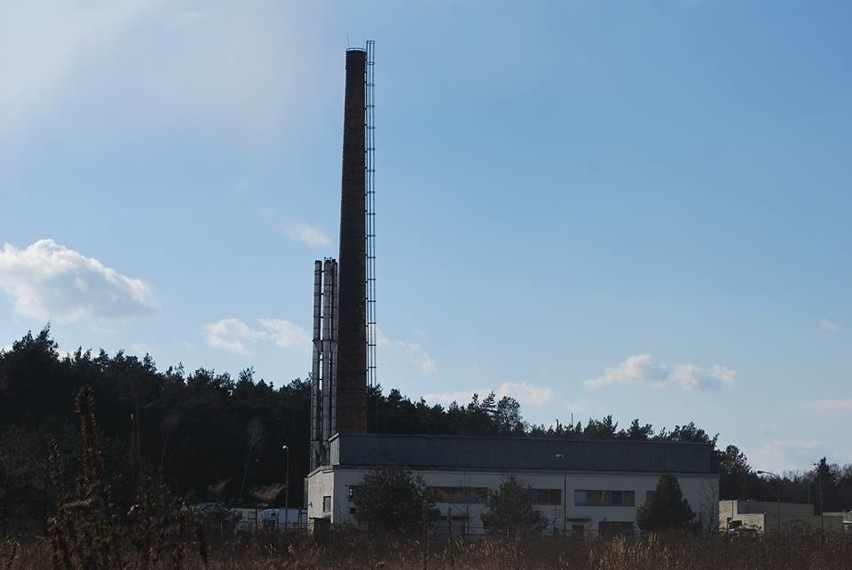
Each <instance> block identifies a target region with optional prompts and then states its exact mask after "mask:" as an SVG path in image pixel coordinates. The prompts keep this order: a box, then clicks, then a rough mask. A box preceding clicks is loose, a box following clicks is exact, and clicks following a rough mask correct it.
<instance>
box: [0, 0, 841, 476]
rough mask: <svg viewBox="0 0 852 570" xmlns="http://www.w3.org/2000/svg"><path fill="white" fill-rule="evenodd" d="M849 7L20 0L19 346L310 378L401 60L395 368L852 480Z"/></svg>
mask: <svg viewBox="0 0 852 570" xmlns="http://www.w3.org/2000/svg"><path fill="white" fill-rule="evenodd" d="M850 23H852V7H849V6H846V5H845V4H843V3H822V4H818V5H814V4H812V3H806V2H789V1H781V2H771V3H770V2H748V1H747V2H733V1H730V2H727V1H714V2H710V1H702V0H651V1H635V2H591V1H590V2H568V1H555V2H544V1H541V2H533V3H527V2H498V1H494V0H489V1H482V2H475V1H472V0H471V1H458V2H451V1H449V0H448V1H430V2H426V1H423V2H408V1H405V2H403V1H392V0H386V1H373V2H363V1H361V2H330V1H325V2H323V1H312V2H299V3H297V2H272V1H269V2H255V1H245V2H239V3H234V2H190V1H186V2H166V1H145V2H142V1H138V2H136V1H124V0H119V1H111V2H106V1H102V2H101V1H99V2H82V1H80V2H76V1H65V2H60V1H47V0H36V1H33V2H26V3H23V2H22V3H12V4H10V5H9V6H6V7H5V8H4V18H3V19H2V21H0V77H2V80H0V200H2V204H3V207H2V208H0V245H2V250H0V346H7V347H8V346H10V345H11V344H12V342H14V341H15V340H16V339H18V338H20V337H21V336H23V334H25V333H26V331H27V330H29V329H33V330H39V329H41V328H42V327H43V326H44V324H45V323H46V322H48V321H50V323H51V329H52V331H53V336H54V338H55V339H56V340H57V341H58V342H59V344H60V347H61V348H62V349H64V350H72V349H74V348H76V347H78V346H82V347H83V348H94V349H97V348H104V349H106V350H108V351H109V352H110V353H114V352H115V351H117V350H119V349H126V350H127V351H128V352H130V353H135V354H139V355H143V354H145V353H146V352H149V353H150V354H151V355H152V356H153V357H154V359H155V360H156V362H157V365H158V366H159V367H160V368H162V369H164V368H166V367H168V366H169V365H174V364H177V363H179V362H182V363H183V364H184V366H185V367H186V368H187V369H189V370H193V369H195V368H197V367H200V366H204V367H207V368H214V369H215V370H217V371H219V372H226V371H227V372H230V373H232V374H233V375H236V373H237V372H239V371H240V370H241V369H243V368H246V367H249V366H253V367H254V369H255V371H256V377H257V378H264V379H266V380H267V381H272V382H274V383H275V384H276V385H280V384H282V383H285V382H289V381H290V380H292V379H293V378H296V377H305V376H306V375H307V373H308V371H309V369H310V343H309V339H308V336H309V332H308V331H309V330H310V318H311V288H312V278H313V277H312V268H313V260H314V259H315V258H321V257H324V256H336V250H337V245H336V242H337V226H338V206H339V188H340V156H341V147H342V140H341V137H342V135H341V128H342V112H343V101H342V98H343V63H344V51H345V49H346V48H347V47H348V46H349V45H352V46H362V45H363V42H364V40H365V39H368V38H371V39H375V40H376V102H377V109H376V123H377V130H376V140H377V177H376V180H377V199H376V202H377V232H378V236H377V255H378V262H377V269H378V272H377V273H378V274H377V277H378V282H377V283H378V297H379V299H378V311H377V312H378V320H379V327H380V347H379V361H378V367H379V368H378V377H379V381H380V382H381V384H382V385H383V386H384V387H385V388H386V389H387V388H390V387H398V388H400V390H401V391H402V392H403V393H404V394H407V395H408V396H410V397H412V398H419V397H420V396H424V397H426V398H427V400H428V401H430V402H441V403H447V402H449V401H452V400H453V399H458V400H459V401H462V402H466V401H468V400H469V399H470V395H471V394H472V393H473V392H474V391H476V392H479V393H484V392H488V391H490V390H494V391H496V392H498V394H501V395H503V394H506V395H511V396H513V397H515V398H517V399H518V400H519V401H520V402H521V403H522V411H523V413H524V417H525V418H526V419H527V420H529V421H531V422H534V423H544V424H551V423H553V422H554V420H555V419H556V418H559V419H560V421H563V422H564V421H567V420H569V419H570V417H571V414H573V417H574V419H575V420H576V419H583V420H584V421H585V420H586V419H588V418H589V417H594V418H600V417H602V416H604V415H606V414H612V415H613V416H614V418H615V419H616V420H618V421H619V422H620V423H621V424H622V425H627V424H628V423H629V422H630V421H631V420H632V419H633V418H637V417H638V418H639V419H640V420H641V421H643V422H649V423H652V424H653V425H654V426H655V427H657V428H661V427H663V426H666V427H669V428H671V427H674V425H676V424H683V423H687V422H689V421H695V422H696V424H697V425H699V426H700V427H702V428H704V429H705V430H707V431H708V432H710V433H717V432H718V433H719V434H720V437H719V440H720V443H721V444H722V445H727V444H729V443H733V444H736V445H738V446H739V447H740V448H741V449H742V450H743V451H744V452H745V453H746V454H747V455H748V457H749V460H750V462H751V464H752V465H753V467H755V468H756V469H765V470H773V471H784V470H788V469H798V470H801V469H807V468H809V466H810V463H811V462H813V461H817V460H818V459H819V458H820V457H822V456H823V455H826V456H828V458H829V460H831V461H836V462H839V463H850V462H852V444H850V443H849V440H848V437H847V434H848V431H849V423H850V418H852V393H850V382H849V380H850V371H852V335H850V331H852V303H851V302H850V296H849V291H850V290H852V264H850V252H852V229H850V227H852V225H850V223H849V216H850V212H852V196H850V192H849V191H848V190H849V189H848V185H849V182H848V181H849V178H850V177H849V168H850V167H849V164H850V161H849V159H848V157H849V155H850V150H852V148H850V147H852V142H850V138H849V133H850V132H852V113H850V104H852V75H850V71H849V65H848V54H849V53H850V50H852V45H850V43H852V40H850V39H849V34H848V29H849V25H850Z"/></svg>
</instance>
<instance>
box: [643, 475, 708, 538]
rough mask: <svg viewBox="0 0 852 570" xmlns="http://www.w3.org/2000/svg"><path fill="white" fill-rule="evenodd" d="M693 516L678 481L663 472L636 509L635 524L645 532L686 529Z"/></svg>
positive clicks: (693, 513)
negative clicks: (655, 485) (642, 502)
mask: <svg viewBox="0 0 852 570" xmlns="http://www.w3.org/2000/svg"><path fill="white" fill-rule="evenodd" d="M694 518H695V512H694V511H693V510H692V508H690V506H689V502H688V501H687V500H686V499H684V498H683V493H682V492H681V490H680V483H679V482H678V480H677V477H675V476H674V475H672V474H671V473H664V474H663V475H661V476H660V479H659V481H657V487H656V489H655V490H654V492H653V493H650V494H649V496H648V500H647V501H645V504H644V505H642V506H641V507H639V508H638V509H637V510H636V524H637V525H638V526H639V528H640V529H642V530H643V531H645V532H663V531H671V530H686V529H688V528H689V523H690V521H692V519H694Z"/></svg>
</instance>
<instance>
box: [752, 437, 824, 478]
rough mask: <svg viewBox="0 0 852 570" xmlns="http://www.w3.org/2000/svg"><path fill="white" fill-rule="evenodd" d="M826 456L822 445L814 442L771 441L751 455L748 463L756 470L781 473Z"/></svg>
mask: <svg viewBox="0 0 852 570" xmlns="http://www.w3.org/2000/svg"><path fill="white" fill-rule="evenodd" d="M828 455H829V454H828V453H826V451H825V446H824V444H823V443H822V442H820V441H816V440H784V441H771V442H769V443H765V444H763V445H761V446H760V447H759V448H758V449H757V451H755V452H753V453H751V454H750V456H749V463H750V464H751V465H752V466H754V467H755V468H756V469H761V470H764V471H772V472H773V473H782V472H785V471H792V470H795V469H796V467H797V466H800V465H808V464H810V463H812V462H813V461H815V460H816V459H818V458H819V457H822V456H828Z"/></svg>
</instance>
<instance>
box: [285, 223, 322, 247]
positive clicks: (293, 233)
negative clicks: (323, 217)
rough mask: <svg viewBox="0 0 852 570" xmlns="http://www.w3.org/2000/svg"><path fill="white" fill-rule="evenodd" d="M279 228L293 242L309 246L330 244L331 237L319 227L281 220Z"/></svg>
mask: <svg viewBox="0 0 852 570" xmlns="http://www.w3.org/2000/svg"><path fill="white" fill-rule="evenodd" d="M280 228H281V231H283V232H284V235H286V236H287V237H288V238H290V239H291V240H293V241H295V242H298V243H301V244H304V245H308V246H311V247H325V246H329V245H331V238H330V237H328V234H326V233H325V232H324V231H322V230H321V229H320V228H318V227H316V226H312V225H310V224H307V223H305V222H283V223H282V224H281V225H280Z"/></svg>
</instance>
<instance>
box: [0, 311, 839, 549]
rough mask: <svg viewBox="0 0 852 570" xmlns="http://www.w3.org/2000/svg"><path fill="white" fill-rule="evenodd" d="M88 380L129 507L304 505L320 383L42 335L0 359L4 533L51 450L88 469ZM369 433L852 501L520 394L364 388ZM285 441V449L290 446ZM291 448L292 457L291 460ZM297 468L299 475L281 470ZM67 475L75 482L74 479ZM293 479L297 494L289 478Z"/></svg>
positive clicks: (108, 461) (33, 519) (22, 515)
mask: <svg viewBox="0 0 852 570" xmlns="http://www.w3.org/2000/svg"><path fill="white" fill-rule="evenodd" d="M84 386H88V387H89V388H90V390H91V393H92V397H93V400H94V405H95V417H96V419H97V425H98V430H99V441H100V443H101V447H102V453H103V456H104V464H105V469H106V470H107V471H108V472H109V473H110V477H111V483H112V489H113V493H114V495H115V498H116V501H117V502H118V503H119V504H125V505H127V504H128V503H130V502H131V500H132V496H133V489H135V488H136V487H137V486H138V485H139V483H140V481H142V480H143V479H145V478H150V477H156V478H157V479H158V480H160V481H162V483H163V484H164V485H166V486H167V488H168V489H169V491H170V492H171V493H173V494H174V495H175V496H180V497H184V498H185V499H186V500H187V501H188V502H197V501H202V500H218V501H226V500H231V501H241V502H265V503H269V504H283V503H284V497H285V493H289V504H290V505H299V504H301V503H302V497H303V491H304V489H303V481H304V477H305V475H306V474H307V471H308V452H309V450H308V447H309V438H310V435H309V428H310V425H309V424H310V382H309V380H307V379H298V378H297V379H294V380H292V381H290V382H289V383H286V384H282V385H280V386H277V387H276V386H275V385H273V384H272V383H271V382H268V381H266V380H264V379H256V378H255V374H254V371H253V370H252V369H251V368H248V369H245V370H243V371H241V372H239V374H238V375H237V377H236V378H234V377H232V376H231V375H230V374H228V373H217V372H216V371H214V370H211V369H206V368H199V369H197V370H195V371H193V372H187V371H186V370H184V368H183V366H182V365H177V366H170V367H168V368H167V369H165V370H158V369H157V367H156V364H155V362H154V360H153V358H151V357H150V356H149V355H146V356H144V357H142V358H139V357H137V356H133V355H128V354H126V353H125V352H123V351H119V352H118V353H116V354H114V355H109V354H107V353H106V352H105V351H104V350H100V351H98V352H93V351H92V350H83V349H82V348H79V349H77V350H76V351H74V352H72V353H69V354H60V353H59V350H58V345H57V343H56V342H55V341H54V340H53V338H52V337H51V335H50V330H49V328H48V327H45V328H44V329H43V330H42V331H40V332H39V333H38V334H35V335H34V334H32V333H31V332H28V333H27V334H26V335H24V336H23V338H21V339H20V340H18V341H16V342H15V343H14V344H13V346H12V348H11V349H9V350H5V351H0V535H7V534H10V533H12V532H18V531H20V530H21V529H24V530H26V529H32V530H36V529H38V527H39V525H43V521H44V520H45V515H46V514H47V513H48V512H49V511H50V508H51V505H52V504H53V503H52V497H51V491H50V481H49V479H50V474H49V470H48V465H47V461H48V456H49V449H50V445H51V442H54V441H55V442H56V445H57V448H58V449H59V450H60V451H61V452H62V455H63V457H64V458H65V460H66V464H67V465H66V467H67V472H68V473H75V472H78V471H77V469H78V468H79V462H80V457H81V454H82V449H81V443H80V427H79V419H78V417H77V416H76V413H75V410H74V398H75V396H76V394H77V393H78V392H79V390H80V389H81V388H82V387H84ZM368 426H369V429H370V431H373V432H377V433H395V434H440V435H485V436H487V435H503V436H519V437H553V438H564V439H576V438H591V439H627V440H649V439H651V440H654V439H656V440H667V441H695V442H704V443H708V444H711V445H712V446H713V448H714V455H713V457H714V462H715V465H714V467H715V468H716V469H717V470H718V471H719V473H720V498H722V499H758V500H775V498H776V497H777V493H778V491H779V489H780V492H781V497H782V500H785V501H797V502H808V501H810V502H812V503H814V504H816V505H818V506H819V504H820V498H821V504H822V506H823V508H824V509H825V510H827V511H831V510H840V509H844V508H845V509H848V508H850V507H852V465H846V466H844V467H839V466H837V465H830V464H828V463H827V462H826V461H825V459H822V460H821V461H820V462H819V464H818V467H817V469H815V470H813V471H809V472H805V473H787V474H784V476H783V477H782V478H781V479H780V480H767V479H766V478H764V477H761V476H760V475H759V474H758V473H756V471H754V470H753V469H752V468H751V466H749V464H748V461H747V458H746V457H745V455H744V454H743V453H742V452H741V451H740V450H739V449H738V448H737V447H735V446H733V445H730V446H727V447H726V448H725V449H718V448H717V447H716V446H717V439H718V435H710V434H709V433H707V432H705V431H704V430H703V429H701V428H699V427H697V426H696V425H695V424H694V423H692V422H687V423H685V424H683V425H678V426H675V427H674V428H672V429H665V428H663V429H659V430H655V429H654V428H653V426H652V425H651V424H643V423H641V422H640V421H639V420H638V419H635V420H633V421H632V422H631V424H630V425H629V426H627V427H626V428H620V427H619V425H618V423H617V422H615V421H614V420H613V418H612V416H606V417H604V418H602V419H599V420H597V419H589V420H588V421H587V422H586V423H585V424H584V423H582V422H577V423H572V422H568V423H565V424H563V423H557V424H556V425H554V426H544V425H534V424H530V423H528V422H526V421H524V420H523V417H522V415H521V409H520V405H519V403H518V402H517V401H516V400H514V399H513V398H511V397H500V398H498V397H497V396H496V395H495V394H493V393H491V394H487V395H485V396H484V397H480V396H479V395H477V394H474V395H473V397H472V399H471V401H470V402H468V403H466V404H459V403H456V402H453V403H452V404H450V405H448V406H442V405H438V404H433V405H430V404H427V403H426V402H425V401H424V400H423V399H420V400H416V401H412V400H411V399H409V398H408V397H405V396H403V395H402V394H401V393H400V392H399V390H397V389H391V390H390V391H389V392H388V393H387V394H385V393H384V392H383V390H382V388H381V387H375V388H370V389H369V391H368ZM284 445H286V446H287V451H286V452H285V451H284V450H283V449H282V447H283V446H284ZM285 453H289V454H290V456H289V461H288V458H287V457H286V456H285ZM288 467H289V473H285V469H287V468H288ZM69 477H71V475H69ZM287 480H289V482H290V487H289V488H285V486H284V482H285V481H287Z"/></svg>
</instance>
